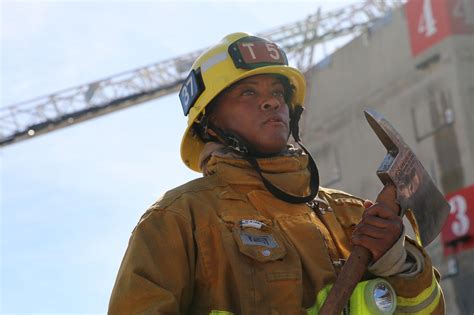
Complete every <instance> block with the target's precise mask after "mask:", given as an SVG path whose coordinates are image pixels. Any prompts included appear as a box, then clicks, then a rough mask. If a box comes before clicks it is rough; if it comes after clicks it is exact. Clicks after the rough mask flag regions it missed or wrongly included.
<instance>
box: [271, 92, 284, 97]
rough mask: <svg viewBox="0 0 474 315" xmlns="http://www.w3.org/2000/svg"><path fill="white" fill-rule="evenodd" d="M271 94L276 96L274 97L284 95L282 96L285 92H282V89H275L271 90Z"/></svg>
mask: <svg viewBox="0 0 474 315" xmlns="http://www.w3.org/2000/svg"><path fill="white" fill-rule="evenodd" d="M273 95H274V96H276V97H284V96H285V92H283V91H275V92H273Z"/></svg>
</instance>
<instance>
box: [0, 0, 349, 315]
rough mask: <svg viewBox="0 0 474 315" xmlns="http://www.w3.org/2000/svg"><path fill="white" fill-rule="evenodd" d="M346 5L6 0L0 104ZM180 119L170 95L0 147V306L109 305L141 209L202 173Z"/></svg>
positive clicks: (94, 308)
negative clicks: (187, 153)
mask: <svg viewBox="0 0 474 315" xmlns="http://www.w3.org/2000/svg"><path fill="white" fill-rule="evenodd" d="M352 2H353V1H352ZM345 3H347V1H329V0H327V1H319V2H318V1H311V2H310V1H306V2H298V1H287V2H276V3H274V2H273V3H271V2H259V3H256V2H249V1H245V2H227V1H220V2H217V1H215V2H195V1H186V2H172V1H166V2H165V1H135V2H132V1H128V2H126V1H101V2H99V1H70V2H59V1H5V0H3V1H2V2H1V29H0V30H1V69H0V70H1V71H0V73H1V77H0V80H1V90H0V96H1V102H0V106H6V105H11V104H14V103H16V102H20V101H24V100H28V99H31V98H35V97H38V96H42V95H46V94H48V93H53V92H56V91H59V90H62V89H65V88H68V87H72V86H76V85H80V84H83V83H87V82H90V81H94V80H97V79H100V78H104V77H107V76H110V75H113V74H116V73H120V72H123V71H126V70H131V69H134V68H137V67H141V66H145V65H148V64H151V63H154V62H157V61H160V60H165V59H168V58H171V57H174V56H178V55H181V54H185V53H187V52H191V51H194V50H197V49H200V48H204V47H207V46H209V45H211V44H213V43H215V42H217V41H218V40H220V39H221V38H222V37H223V36H225V35H226V34H228V33H231V32H235V31H248V32H260V31H264V30H268V29H272V28H274V27H277V26H280V25H284V24H287V23H290V22H294V21H297V20H300V19H303V18H305V17H306V16H307V15H308V14H310V13H314V12H316V10H317V8H318V6H319V5H322V6H323V9H324V8H327V9H329V8H334V7H339V6H341V5H343V4H345ZM185 126H186V120H185V118H184V117H183V116H182V111H181V108H180V106H179V102H178V97H177V95H169V96H166V97H163V98H160V99H158V100H155V101H151V102H148V103H145V104H142V105H139V106H135V107H133V108H129V109H126V110H122V111H120V112H116V113H113V114H110V115H106V116H103V117H100V118H96V119H93V120H90V121H87V122H84V123H81V124H78V125H74V126H72V127H69V128H65V129H62V130H59V131H56V132H52V133H49V134H47V135H44V136H40V137H37V138H33V139H32V140H28V141H24V142H20V143H18V144H15V145H11V146H8V147H6V148H4V149H1V150H0V163H1V164H0V172H1V191H0V206H1V218H0V222H1V239H0V240H1V256H0V258H1V259H0V264H1V274H0V277H1V300H0V313H2V314H17V313H29V314H39V313H41V314H51V313H56V314H58V313H64V314H72V313H74V314H86V313H87V314H89V313H90V314H92V313H98V314H103V313H105V312H106V310H107V304H108V299H109V296H110V291H111V289H112V286H113V283H114V280H115V276H116V273H117V270H118V267H119V264H120V262H121V259H122V256H123V254H124V251H125V249H126V246H127V242H128V238H129V236H130V232H131V231H132V229H133V227H134V226H135V224H136V223H137V221H138V219H139V217H140V215H141V214H142V213H143V212H144V211H145V209H146V208H147V207H148V206H149V205H150V204H151V203H153V202H154V201H155V200H156V199H157V198H158V197H159V196H160V195H161V194H163V193H164V192H165V191H166V190H168V189H171V188H173V187H175V186H177V185H180V184H182V183H184V182H186V181H188V180H190V179H192V178H195V177H197V176H199V174H198V173H195V172H192V171H190V170H188V169H187V168H186V167H185V166H184V165H183V164H182V162H181V160H180V156H179V145H180V141H181V134H182V132H183V130H184V128H185Z"/></svg>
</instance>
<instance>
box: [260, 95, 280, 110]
mask: <svg viewBox="0 0 474 315" xmlns="http://www.w3.org/2000/svg"><path fill="white" fill-rule="evenodd" d="M278 107H280V100H279V99H278V98H276V97H274V96H272V97H269V98H267V99H265V100H264V101H263V102H262V104H261V106H260V108H261V109H263V110H270V109H278Z"/></svg>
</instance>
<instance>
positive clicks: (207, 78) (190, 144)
mask: <svg viewBox="0 0 474 315" xmlns="http://www.w3.org/2000/svg"><path fill="white" fill-rule="evenodd" d="M257 74H279V75H282V76H284V77H286V78H287V79H288V81H289V83H290V85H291V87H292V89H293V93H292V99H291V100H290V104H288V105H289V106H290V108H294V107H295V106H302V104H303V101H304V96H305V90H306V83H305V79H304V76H303V74H302V73H301V72H300V71H299V70H298V69H296V68H292V67H289V66H288V60H287V57H286V54H285V52H284V51H283V50H281V49H280V48H279V47H278V46H277V45H276V44H275V43H273V42H270V41H267V40H265V39H263V38H260V37H256V36H251V35H249V34H246V33H233V34H230V35H227V36H226V37H224V38H223V39H222V40H221V41H220V42H219V43H218V44H217V45H215V46H213V47H211V48H210V49H208V50H206V51H205V52H204V53H202V54H201V55H200V56H199V57H198V58H197V59H196V61H195V62H194V64H193V65H192V67H191V71H190V73H189V75H188V77H187V78H186V80H185V81H184V83H183V86H182V87H181V90H180V92H179V98H180V100H181V105H182V107H183V112H184V115H187V116H188V126H187V128H186V131H185V132H184V136H183V140H182V142H181V158H182V160H183V162H184V163H185V164H186V165H187V166H188V167H189V168H190V169H192V170H194V171H196V172H200V171H201V170H200V167H199V163H198V160H199V155H200V154H201V151H202V149H203V147H204V142H203V140H202V139H201V137H200V136H199V135H197V134H196V133H195V131H194V129H193V124H194V123H197V122H199V120H200V119H201V117H202V116H203V115H204V114H205V109H206V106H207V105H209V103H211V101H212V100H213V99H214V98H215V97H216V96H217V95H219V93H221V92H222V91H223V90H224V89H226V88H227V87H229V86H231V85H232V84H233V83H235V82H237V81H240V80H242V79H244V78H247V77H250V76H253V75H257Z"/></svg>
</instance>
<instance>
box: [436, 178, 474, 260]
mask: <svg viewBox="0 0 474 315" xmlns="http://www.w3.org/2000/svg"><path fill="white" fill-rule="evenodd" d="M446 199H447V200H448V201H449V205H450V206H451V211H450V213H449V216H448V219H447V220H446V224H445V225H444V227H443V230H442V232H441V239H442V241H443V246H444V254H445V255H446V256H447V255H450V254H453V253H454V252H457V251H461V250H465V249H468V248H472V247H474V185H471V186H469V187H465V188H463V189H461V190H458V191H456V192H454V193H452V194H449V195H447V196H446Z"/></svg>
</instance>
